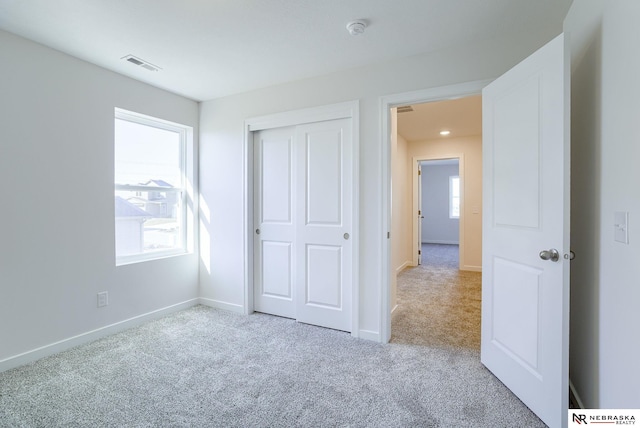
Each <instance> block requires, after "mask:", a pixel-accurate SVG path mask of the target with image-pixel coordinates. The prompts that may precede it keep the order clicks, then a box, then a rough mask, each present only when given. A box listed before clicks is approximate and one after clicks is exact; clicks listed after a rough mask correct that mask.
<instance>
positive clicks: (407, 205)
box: [389, 109, 413, 310]
mask: <svg viewBox="0 0 640 428" xmlns="http://www.w3.org/2000/svg"><path fill="white" fill-rule="evenodd" d="M391 162H392V164H391V186H392V188H391V272H392V274H391V292H390V293H389V295H390V307H391V308H392V310H393V308H395V307H396V304H397V300H396V294H397V293H396V291H397V275H398V274H399V273H400V272H401V271H402V270H403V269H404V268H406V267H407V266H410V265H413V254H412V251H413V216H412V213H413V206H412V205H413V193H412V185H413V183H412V180H411V178H412V177H411V174H412V172H413V170H412V169H411V159H410V157H409V144H408V143H407V140H405V139H404V138H403V137H402V136H401V135H398V133H397V113H396V109H392V114H391Z"/></svg>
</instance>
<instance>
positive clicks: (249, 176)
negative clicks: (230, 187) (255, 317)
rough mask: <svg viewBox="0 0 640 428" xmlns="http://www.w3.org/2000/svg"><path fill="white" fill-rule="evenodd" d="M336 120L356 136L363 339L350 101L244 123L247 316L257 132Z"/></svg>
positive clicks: (355, 115)
mask: <svg viewBox="0 0 640 428" xmlns="http://www.w3.org/2000/svg"><path fill="white" fill-rule="evenodd" d="M335 119H351V128H352V129H351V135H352V139H353V141H352V149H351V150H352V153H351V159H352V165H351V166H352V177H351V178H352V205H353V207H352V214H351V215H352V219H351V222H352V223H351V224H352V233H351V236H352V239H353V241H352V242H353V244H352V260H353V266H352V270H353V272H352V278H351V280H352V281H351V282H352V300H351V301H352V307H351V316H352V321H351V335H352V336H354V337H359V330H360V327H359V322H358V321H359V319H360V316H359V315H360V312H359V307H360V298H359V296H360V271H359V266H360V245H359V244H360V221H359V219H360V211H359V207H360V195H359V189H360V169H359V163H360V133H359V130H360V102H359V101H357V100H356V101H348V102H344V103H338V104H330V105H325V106H319V107H311V108H305V109H300V110H292V111H287V112H282V113H275V114H269V115H266V116H258V117H252V118H248V119H246V120H245V121H244V146H243V154H242V155H243V158H244V163H243V169H244V171H243V180H244V182H243V189H244V209H243V224H244V230H243V235H244V236H243V245H244V249H243V250H244V251H243V252H244V311H243V312H244V314H245V315H249V314H251V313H253V312H254V302H253V298H254V293H253V290H254V281H253V262H254V260H253V245H254V242H253V241H254V239H253V233H254V230H253V212H254V207H253V190H254V189H253V180H254V164H253V147H254V143H253V133H254V132H257V131H262V130H265V129H273V128H282V127H287V126H296V125H302V124H305V123H316V122H324V121H328V120H335Z"/></svg>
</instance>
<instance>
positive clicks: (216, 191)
mask: <svg viewBox="0 0 640 428" xmlns="http://www.w3.org/2000/svg"><path fill="white" fill-rule="evenodd" d="M559 32H560V29H558V31H557V33H559ZM555 35H556V34H548V33H546V34H538V35H531V34H529V35H527V40H524V39H523V40H519V39H517V38H511V39H509V40H492V41H476V42H474V43H471V44H466V45H464V46H457V47H456V46H451V47H450V48H448V49H446V50H442V51H438V52H434V53H430V54H425V55H420V56H415V57H410V58H406V59H403V60H398V61H393V62H388V63H383V64H379V65H375V66H369V67H365V68H359V69H354V70H349V71H345V72H341V73H334V74H330V75H326V76H322V77H317V78H313V79H306V80H301V81H297V82H291V83H287V84H284V85H279V86H275V87H270V88H265V89H262V90H257V91H252V92H249V93H245V94H240V95H235V96H230V97H225V98H221V99H217V100H212V101H208V102H205V103H202V106H201V116H200V126H201V141H200V142H201V147H200V149H201V152H200V155H201V156H200V167H201V168H200V171H201V176H200V178H201V179H200V185H201V192H202V200H203V206H206V207H208V208H209V210H210V216H209V218H207V219H204V220H203V222H202V229H201V233H202V235H203V239H202V241H203V242H204V243H205V245H204V246H203V247H202V249H201V251H202V256H203V260H202V263H201V270H200V285H201V295H202V296H203V297H204V298H206V299H209V301H210V303H214V304H217V305H219V306H221V307H226V308H229V309H236V310H242V309H243V305H244V297H245V296H244V284H245V280H248V279H247V278H245V276H244V269H245V267H244V241H245V237H244V232H245V229H244V224H243V218H244V209H245V206H244V196H243V179H244V175H245V171H244V165H245V163H244V159H243V141H244V130H243V122H244V120H245V119H247V118H249V117H254V116H260V115H266V114H271V113H276V112H282V111H289V110H296V109H301V108H306V107H313V106H321V105H326V104H332V103H337V102H344V101H349V100H359V101H360V243H359V244H360V269H359V270H360V299H359V308H360V311H359V317H360V319H359V325H360V333H361V334H362V336H363V337H368V338H379V334H380V331H381V313H382V308H381V292H382V291H381V285H382V277H381V264H382V260H381V257H382V256H381V254H382V239H383V237H384V236H385V235H386V233H387V231H386V230H383V226H382V212H383V209H382V207H381V200H382V194H381V192H382V182H381V179H382V177H381V175H382V165H381V162H382V157H381V151H382V147H383V146H382V138H381V135H380V127H381V124H380V114H381V112H380V97H381V96H383V95H388V94H395V93H401V92H405V91H413V90H419V89H426V88H431V87H439V86H444V85H450V84H454V83H461V82H468V81H475V80H480V79H487V78H493V77H496V76H498V75H500V74H502V73H503V72H504V71H506V70H508V69H509V68H510V67H512V66H513V65H514V64H516V63H517V62H519V61H520V60H522V59H523V58H525V57H526V56H527V55H528V54H529V53H531V52H533V51H534V50H536V49H537V48H538V47H540V46H542V45H543V44H544V43H545V42H546V41H548V40H550V39H551V38H552V37H553V36H555ZM206 243H209V244H206ZM474 263H478V265H479V260H477V261H475V262H474Z"/></svg>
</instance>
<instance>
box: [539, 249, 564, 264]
mask: <svg viewBox="0 0 640 428" xmlns="http://www.w3.org/2000/svg"><path fill="white" fill-rule="evenodd" d="M540 258H541V259H542V260H551V261H552V262H557V261H558V260H560V253H558V250H556V249H555V248H552V249H550V250H543V251H540Z"/></svg>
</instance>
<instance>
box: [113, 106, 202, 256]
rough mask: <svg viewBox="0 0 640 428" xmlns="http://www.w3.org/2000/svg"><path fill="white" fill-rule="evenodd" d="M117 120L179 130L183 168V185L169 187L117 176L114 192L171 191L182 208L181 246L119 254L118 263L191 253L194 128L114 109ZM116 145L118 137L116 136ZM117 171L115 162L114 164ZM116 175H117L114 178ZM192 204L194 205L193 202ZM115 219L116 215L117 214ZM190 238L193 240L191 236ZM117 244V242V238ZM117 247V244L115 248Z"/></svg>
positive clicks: (181, 166) (178, 217) (174, 130)
mask: <svg viewBox="0 0 640 428" xmlns="http://www.w3.org/2000/svg"><path fill="white" fill-rule="evenodd" d="M116 119H120V120H125V121H128V122H132V123H136V124H140V125H146V126H150V127H154V128H158V129H163V130H167V131H172V132H176V133H177V134H178V135H179V139H180V159H179V162H180V171H181V183H180V186H179V187H178V186H174V188H166V187H161V186H136V185H128V184H117V183H115V179H114V193H115V192H116V191H118V190H120V191H132V192H136V191H140V192H149V191H154V190H157V191H159V192H172V193H178V194H179V197H178V199H179V201H180V211H179V213H178V215H177V220H178V224H179V227H180V235H179V239H180V244H181V245H180V247H179V248H172V249H167V250H158V251H151V252H147V253H140V254H132V255H126V256H118V255H117V254H116V266H121V265H127V264H132V263H139V262H144V261H149V260H157V259H162V258H166V257H172V256H179V255H183V254H188V253H191V252H192V251H193V243H192V242H191V241H192V238H191V235H192V232H191V231H190V230H189V229H191V228H190V227H189V226H190V225H192V224H193V219H192V218H190V216H193V210H192V209H191V210H190V209H189V205H190V204H189V201H190V200H191V201H192V199H193V196H192V195H190V194H189V189H192V188H193V186H192V185H190V184H189V183H190V182H192V181H193V167H192V165H191V164H190V162H188V159H192V157H193V128H191V127H190V126H187V125H182V124H179V123H175V122H170V121H167V120H163V119H158V118H156V117H152V116H147V115H144V114H141V113H136V112H132V111H128V110H124V109H121V108H115V114H114V121H115V120H116ZM114 148H115V139H114ZM114 172H115V165H114ZM114 178H115V177H114ZM191 205H192V204H191ZM114 213H115V211H114ZM114 222H115V217H114ZM190 238H191V239H190ZM114 244H115V241H114ZM114 250H115V247H114Z"/></svg>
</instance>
